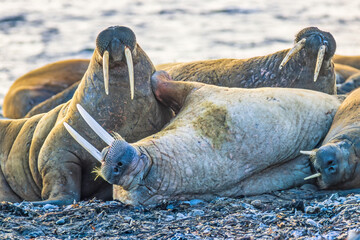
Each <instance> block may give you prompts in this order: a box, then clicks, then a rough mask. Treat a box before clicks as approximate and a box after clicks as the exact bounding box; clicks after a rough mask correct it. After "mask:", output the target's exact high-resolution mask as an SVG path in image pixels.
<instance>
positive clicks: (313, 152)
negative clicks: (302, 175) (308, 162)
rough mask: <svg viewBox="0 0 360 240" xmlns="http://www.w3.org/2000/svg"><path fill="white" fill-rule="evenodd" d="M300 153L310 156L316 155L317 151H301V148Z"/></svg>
mask: <svg viewBox="0 0 360 240" xmlns="http://www.w3.org/2000/svg"><path fill="white" fill-rule="evenodd" d="M300 153H301V154H304V155H309V156H315V155H316V152H315V151H301V150H300Z"/></svg>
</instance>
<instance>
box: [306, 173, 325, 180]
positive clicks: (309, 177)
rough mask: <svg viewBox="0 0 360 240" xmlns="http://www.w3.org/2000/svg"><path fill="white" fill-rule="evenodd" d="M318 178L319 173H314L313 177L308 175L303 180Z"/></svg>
mask: <svg viewBox="0 0 360 240" xmlns="http://www.w3.org/2000/svg"><path fill="white" fill-rule="evenodd" d="M320 176H321V173H315V174H313V175H310V176H308V177H306V178H304V180H309V179H313V178H317V177H320Z"/></svg>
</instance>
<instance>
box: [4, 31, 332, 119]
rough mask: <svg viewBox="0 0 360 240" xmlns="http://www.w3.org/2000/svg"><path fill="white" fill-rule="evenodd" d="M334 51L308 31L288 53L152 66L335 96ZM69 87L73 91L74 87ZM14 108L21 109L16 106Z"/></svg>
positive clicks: (46, 105)
mask: <svg viewBox="0 0 360 240" xmlns="http://www.w3.org/2000/svg"><path fill="white" fill-rule="evenodd" d="M335 49H336V42H335V39H334V38H333V36H332V35H331V34H330V33H328V32H324V31H321V30H319V29H318V28H316V27H309V28H305V29H303V30H301V31H300V32H299V33H298V34H297V35H296V37H295V45H294V47H293V48H292V49H287V50H283V51H279V52H276V53H273V54H269V55H266V56H261V57H254V58H249V59H218V60H206V61H196V62H190V63H171V64H163V65H158V66H156V69H157V70H166V71H168V72H169V74H170V75H171V76H172V77H173V79H174V80H178V81H197V82H203V83H209V84H214V85H219V86H226V87H246V88H256V87H290V88H307V89H313V90H317V91H322V92H325V93H329V94H335V93H336V86H335V73H334V67H333V64H332V62H331V59H332V57H333V55H334V52H335ZM63 74H65V73H63ZM73 87H74V88H76V86H75V85H74V86H73ZM67 91H68V92H69V91H70V90H69V89H68V90H67ZM63 98H64V97H63V93H62V92H60V93H58V94H57V95H56V96H54V97H53V98H51V99H48V100H47V101H44V102H43V103H42V104H40V105H39V106H38V107H34V108H33V110H32V111H31V112H29V113H28V114H27V115H26V117H30V116H33V115H35V114H38V113H41V112H46V111H49V110H50V109H52V108H53V106H54V105H56V104H58V103H59V102H58V101H61V99H63ZM54 99H56V104H54ZM9 104H10V103H9ZM17 107H19V108H21V107H22V106H21V104H20V105H18V106H17ZM5 116H6V115H5Z"/></svg>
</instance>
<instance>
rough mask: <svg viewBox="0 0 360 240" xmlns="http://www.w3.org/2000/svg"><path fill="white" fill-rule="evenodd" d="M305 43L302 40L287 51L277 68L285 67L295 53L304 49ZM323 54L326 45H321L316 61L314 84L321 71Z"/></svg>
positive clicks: (304, 40)
mask: <svg viewBox="0 0 360 240" xmlns="http://www.w3.org/2000/svg"><path fill="white" fill-rule="evenodd" d="M305 43H306V39H305V38H303V39H301V40H300V41H299V42H297V43H296V44H295V46H294V47H293V48H292V49H290V50H289V52H288V53H287V54H286V56H285V57H284V59H283V60H282V62H281V64H280V66H279V69H280V70H281V69H282V68H283V67H284V66H285V65H286V63H287V62H288V61H289V60H290V59H291V57H293V56H294V55H295V54H296V53H298V52H300V50H301V49H303V48H304V47H305ZM325 52H326V45H321V46H320V48H319V51H318V54H317V59H316V65H315V71H314V82H316V80H317V78H318V76H319V72H320V69H321V65H322V62H323V60H324V56H325Z"/></svg>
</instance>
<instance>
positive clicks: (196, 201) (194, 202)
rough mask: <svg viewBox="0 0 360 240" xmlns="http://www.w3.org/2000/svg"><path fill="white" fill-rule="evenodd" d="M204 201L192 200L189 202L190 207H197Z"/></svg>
mask: <svg viewBox="0 0 360 240" xmlns="http://www.w3.org/2000/svg"><path fill="white" fill-rule="evenodd" d="M203 202H204V201H203V200H200V199H192V200H190V201H189V203H190V206H195V205H198V204H200V203H203Z"/></svg>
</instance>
